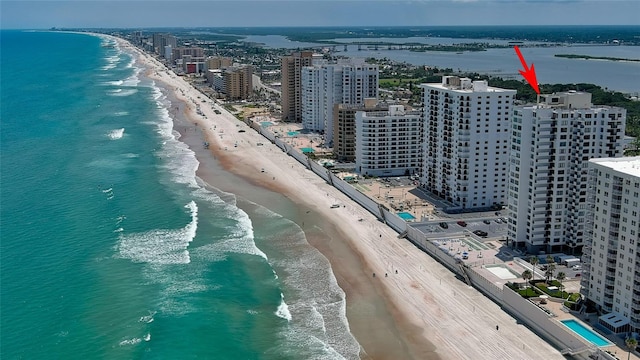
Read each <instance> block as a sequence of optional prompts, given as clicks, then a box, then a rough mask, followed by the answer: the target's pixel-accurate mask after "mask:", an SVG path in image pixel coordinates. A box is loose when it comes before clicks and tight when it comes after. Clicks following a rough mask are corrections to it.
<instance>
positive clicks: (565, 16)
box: [0, 0, 640, 29]
mask: <svg viewBox="0 0 640 360" xmlns="http://www.w3.org/2000/svg"><path fill="white" fill-rule="evenodd" d="M0 10H1V11H0V12H1V14H2V15H1V18H0V19H1V21H0V26H1V28H2V29H48V28H51V27H67V28H153V27H274V26H444V25H455V26H464V25H640V17H639V16H638V14H639V13H640V1H637V0H599V1H593V0H418V1H396V0H369V1H364V0H348V1H336V0H333V1H318V0H290V1H271V0H235V1H191V0H174V1H157V0H133V1H119V0H117V1H102V0H95V1H94V0H86V1H47V0H44V1H28V0H27V1H0Z"/></svg>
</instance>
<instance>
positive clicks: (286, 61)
mask: <svg viewBox="0 0 640 360" xmlns="http://www.w3.org/2000/svg"><path fill="white" fill-rule="evenodd" d="M313 59H314V54H313V52H311V51H302V52H296V53H293V54H291V55H289V56H283V57H282V62H281V76H282V80H281V83H282V104H281V106H282V121H288V122H301V121H302V105H301V83H302V80H301V78H300V76H301V75H300V72H301V71H302V68H303V67H305V66H311V65H312V64H313Z"/></svg>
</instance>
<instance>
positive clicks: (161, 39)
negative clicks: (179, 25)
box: [151, 33, 178, 57]
mask: <svg viewBox="0 0 640 360" xmlns="http://www.w3.org/2000/svg"><path fill="white" fill-rule="evenodd" d="M151 40H152V42H153V50H154V52H155V53H156V54H158V55H161V56H163V57H165V47H167V46H169V47H171V48H172V49H175V48H176V47H177V46H178V39H177V38H176V37H175V36H173V35H169V34H161V33H154V34H153V36H152V38H151Z"/></svg>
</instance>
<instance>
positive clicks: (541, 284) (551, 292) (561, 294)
mask: <svg viewBox="0 0 640 360" xmlns="http://www.w3.org/2000/svg"><path fill="white" fill-rule="evenodd" d="M555 283H557V285H556V284H555ZM559 285H560V283H559V282H557V281H554V282H552V283H551V285H547V283H545V282H544V281H542V282H536V283H535V286H536V287H537V288H538V289H540V290H542V291H544V292H545V293H546V294H547V295H549V296H552V297H555V298H561V299H566V298H567V297H568V296H569V293H568V292H566V291H562V292H560V290H549V288H548V287H549V286H555V287H558V288H559V287H560V286H559Z"/></svg>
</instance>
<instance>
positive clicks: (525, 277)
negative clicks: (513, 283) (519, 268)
mask: <svg viewBox="0 0 640 360" xmlns="http://www.w3.org/2000/svg"><path fill="white" fill-rule="evenodd" d="M532 276H533V275H532V273H531V270H529V269H527V270H525V271H523V272H522V280H524V281H525V288H526V285H527V284H528V283H529V280H531V278H532Z"/></svg>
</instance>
